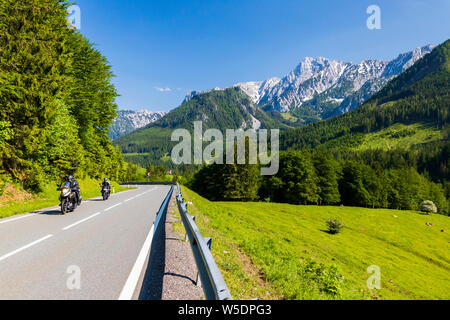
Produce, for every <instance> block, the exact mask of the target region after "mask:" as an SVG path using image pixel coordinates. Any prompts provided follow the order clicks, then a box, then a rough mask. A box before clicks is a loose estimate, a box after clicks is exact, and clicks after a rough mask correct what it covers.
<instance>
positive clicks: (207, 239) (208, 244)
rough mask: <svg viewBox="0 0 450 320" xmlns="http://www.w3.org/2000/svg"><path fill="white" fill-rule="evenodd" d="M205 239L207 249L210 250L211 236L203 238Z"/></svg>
mask: <svg viewBox="0 0 450 320" xmlns="http://www.w3.org/2000/svg"><path fill="white" fill-rule="evenodd" d="M205 241H206V245H207V246H208V248H209V251H211V247H212V238H205Z"/></svg>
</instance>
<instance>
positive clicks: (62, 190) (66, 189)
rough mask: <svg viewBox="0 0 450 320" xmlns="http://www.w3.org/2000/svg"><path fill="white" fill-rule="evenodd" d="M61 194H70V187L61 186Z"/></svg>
mask: <svg viewBox="0 0 450 320" xmlns="http://www.w3.org/2000/svg"><path fill="white" fill-rule="evenodd" d="M61 194H62V195H63V196H64V197H66V196H68V195H69V194H70V189H69V188H62V189H61Z"/></svg>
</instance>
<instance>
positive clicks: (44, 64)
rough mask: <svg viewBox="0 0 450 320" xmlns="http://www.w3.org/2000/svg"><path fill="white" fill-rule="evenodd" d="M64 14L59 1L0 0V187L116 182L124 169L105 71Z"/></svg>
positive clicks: (105, 65) (103, 61) (108, 76)
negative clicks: (73, 180)
mask: <svg viewBox="0 0 450 320" xmlns="http://www.w3.org/2000/svg"><path fill="white" fill-rule="evenodd" d="M66 10H67V3H66V2H60V1H58V0H32V1H25V2H24V1H12V0H0V186H1V185H5V183H7V182H19V183H20V184H21V185H22V186H24V187H25V188H27V189H30V190H32V191H39V190H40V189H41V188H42V186H43V185H44V184H46V183H47V182H49V181H52V180H59V179H61V178H62V177H63V176H65V175H67V174H69V173H72V174H76V175H77V176H79V177H80V176H81V177H88V176H89V177H93V178H99V177H102V176H108V177H110V178H111V179H113V180H119V179H121V178H124V175H125V174H126V171H127V169H128V168H127V165H126V164H125V162H124V161H123V159H122V155H121V152H120V150H119V149H118V148H115V147H113V145H112V143H111V142H110V140H109V138H108V135H107V133H108V127H109V126H110V125H111V123H112V120H113V118H114V117H115V116H116V109H117V105H116V103H115V98H116V96H117V92H116V89H115V88H114V86H113V85H112V83H111V78H112V77H113V74H112V71H111V66H110V65H109V63H108V61H107V60H106V58H105V57H104V56H102V54H101V53H100V52H99V51H98V50H97V49H96V48H95V47H94V45H93V44H92V43H90V42H89V41H88V40H87V39H86V38H84V37H83V36H82V35H81V34H80V33H79V32H77V31H76V30H73V29H72V28H69V27H68V26H67V20H66V15H67V11H66ZM132 171H133V170H132ZM134 171H135V170H134ZM0 191H1V190H0Z"/></svg>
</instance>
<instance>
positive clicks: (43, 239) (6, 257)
mask: <svg viewBox="0 0 450 320" xmlns="http://www.w3.org/2000/svg"><path fill="white" fill-rule="evenodd" d="M51 237H53V235H52V234H49V235H48V236H45V237H43V238H41V239H39V240H36V241H34V242H32V243H30V244H27V245H26V246H23V247H22V248H19V249H17V250H14V251H13V252H10V253H7V254H5V255H3V256H1V257H0V261H3V260H6V259H8V258H9V257H11V256H13V255H15V254H17V253H19V252H22V251H24V250H26V249H28V248H30V247H32V246H35V245H37V244H38V243H41V242H42V241H45V240H47V239H49V238H51Z"/></svg>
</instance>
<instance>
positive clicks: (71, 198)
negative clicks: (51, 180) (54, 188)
mask: <svg viewBox="0 0 450 320" xmlns="http://www.w3.org/2000/svg"><path fill="white" fill-rule="evenodd" d="M58 191H61V194H60V195H59V200H60V201H61V204H60V206H61V214H63V215H65V214H66V213H68V212H73V211H75V209H76V208H77V206H78V205H79V203H78V199H77V195H76V193H75V191H74V190H72V187H71V185H70V182H66V183H64V184H63V185H62V186H61V187H60V188H58Z"/></svg>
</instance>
